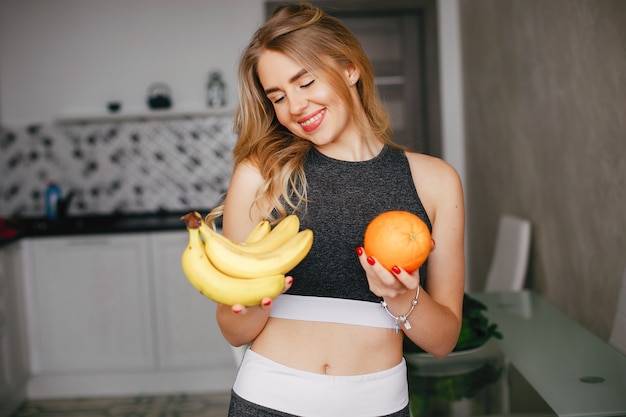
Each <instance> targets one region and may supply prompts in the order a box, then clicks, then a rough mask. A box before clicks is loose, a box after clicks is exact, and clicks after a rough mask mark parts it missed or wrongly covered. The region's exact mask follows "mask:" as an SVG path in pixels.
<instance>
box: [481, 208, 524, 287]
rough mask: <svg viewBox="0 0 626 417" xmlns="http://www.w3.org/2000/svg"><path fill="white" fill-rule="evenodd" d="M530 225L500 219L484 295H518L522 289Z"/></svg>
mask: <svg viewBox="0 0 626 417" xmlns="http://www.w3.org/2000/svg"><path fill="white" fill-rule="evenodd" d="M530 236H531V225H530V221H528V220H526V219H522V218H519V217H515V216H511V215H508V214H507V215H503V216H502V217H500V222H499V224H498V234H497V237H496V244H495V250H494V252H493V257H492V258H491V265H490V267H489V272H488V274H487V279H486V281H485V291H486V292H490V291H520V290H521V289H522V288H523V287H524V280H525V279H526V271H527V270H528V254H529V251H530Z"/></svg>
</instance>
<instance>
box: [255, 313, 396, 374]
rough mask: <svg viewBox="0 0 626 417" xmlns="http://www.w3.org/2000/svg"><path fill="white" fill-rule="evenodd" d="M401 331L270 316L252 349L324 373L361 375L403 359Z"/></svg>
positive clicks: (288, 363)
mask: <svg viewBox="0 0 626 417" xmlns="http://www.w3.org/2000/svg"><path fill="white" fill-rule="evenodd" d="M402 337H403V335H402V332H400V333H397V334H396V333H395V331H394V330H393V329H384V328H378V327H366V326H355V325H349V324H342V323H322V322H313V321H300V320H287V319H279V318H270V319H269V321H268V322H267V324H266V326H265V328H264V329H263V331H262V332H261V334H260V335H259V336H258V337H257V339H256V340H255V341H254V343H253V345H252V350H254V351H255V352H257V353H259V354H261V355H263V356H265V357H266V358H268V359H271V360H273V361H275V362H278V363H280V364H283V365H286V366H289V367H292V368H296V369H300V370H303V371H308V372H314V373H319V374H327V375H362V374H368V373H373V372H379V371H383V370H386V369H389V368H392V367H394V366H396V365H398V364H399V363H400V361H401V360H402Z"/></svg>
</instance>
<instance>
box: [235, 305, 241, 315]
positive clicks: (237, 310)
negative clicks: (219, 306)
mask: <svg viewBox="0 0 626 417" xmlns="http://www.w3.org/2000/svg"><path fill="white" fill-rule="evenodd" d="M233 313H235V314H239V313H241V308H239V307H236V308H233Z"/></svg>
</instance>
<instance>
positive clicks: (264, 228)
mask: <svg viewBox="0 0 626 417" xmlns="http://www.w3.org/2000/svg"><path fill="white" fill-rule="evenodd" d="M271 231H272V225H271V224H270V222H269V221H267V220H261V221H260V222H259V223H257V225H256V226H254V229H252V231H251V232H250V234H249V235H248V237H247V238H246V240H245V243H246V245H249V244H251V243H255V242H258V241H259V240H261V239H263V238H264V237H266V236H267V235H268V234H269V232H271Z"/></svg>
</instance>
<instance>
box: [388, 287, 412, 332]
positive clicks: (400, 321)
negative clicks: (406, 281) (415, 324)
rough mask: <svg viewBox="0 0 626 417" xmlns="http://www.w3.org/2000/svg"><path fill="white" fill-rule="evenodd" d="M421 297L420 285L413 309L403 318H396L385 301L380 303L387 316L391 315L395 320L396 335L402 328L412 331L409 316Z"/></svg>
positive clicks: (402, 316)
mask: <svg viewBox="0 0 626 417" xmlns="http://www.w3.org/2000/svg"><path fill="white" fill-rule="evenodd" d="M419 296H420V286H419V285H418V286H417V293H416V294H415V298H414V299H413V300H411V308H410V309H409V311H408V312H407V313H406V314H404V315H401V316H396V315H394V314H393V313H392V312H391V311H389V307H387V302H386V301H385V300H383V301H381V302H380V305H381V307H382V308H384V309H385V311H386V312H387V314H389V315H390V316H391V318H393V320H394V321H395V331H396V333H398V332H399V331H400V326H404V328H405V329H406V330H409V329H411V323H409V315H410V314H411V313H412V312H413V309H414V308H415V306H416V305H417V299H418V298H419Z"/></svg>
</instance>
